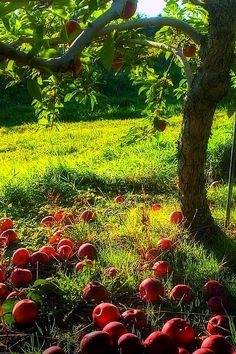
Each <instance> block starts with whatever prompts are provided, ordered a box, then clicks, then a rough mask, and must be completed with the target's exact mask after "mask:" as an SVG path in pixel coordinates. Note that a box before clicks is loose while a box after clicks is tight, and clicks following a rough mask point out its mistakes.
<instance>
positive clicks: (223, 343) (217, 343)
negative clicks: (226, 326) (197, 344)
mask: <svg viewBox="0 0 236 354" xmlns="http://www.w3.org/2000/svg"><path fill="white" fill-rule="evenodd" d="M201 348H204V349H205V348H207V349H211V350H212V351H213V353H214V354H223V353H224V354H233V352H234V349H233V347H232V345H231V344H230V343H229V342H228V341H227V340H226V339H225V337H223V336H221V335H219V334H216V335H212V336H210V337H208V338H206V339H205V340H204V341H203V342H202V345H201Z"/></svg>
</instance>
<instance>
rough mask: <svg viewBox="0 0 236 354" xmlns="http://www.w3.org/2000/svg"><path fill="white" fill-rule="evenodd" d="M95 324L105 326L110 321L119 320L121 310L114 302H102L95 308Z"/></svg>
mask: <svg viewBox="0 0 236 354" xmlns="http://www.w3.org/2000/svg"><path fill="white" fill-rule="evenodd" d="M92 316H93V321H94V324H95V325H96V326H97V327H99V328H101V329H102V328H104V327H105V326H106V325H107V324H108V323H110V322H114V321H119V319H120V310H119V309H118V307H116V306H115V305H113V304H110V303H102V304H99V305H97V306H96V307H95V308H94V310H93V315H92Z"/></svg>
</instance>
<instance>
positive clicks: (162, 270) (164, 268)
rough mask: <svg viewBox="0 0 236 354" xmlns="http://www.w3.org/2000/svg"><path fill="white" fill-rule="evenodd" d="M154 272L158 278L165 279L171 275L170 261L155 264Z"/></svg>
mask: <svg viewBox="0 0 236 354" xmlns="http://www.w3.org/2000/svg"><path fill="white" fill-rule="evenodd" d="M152 270H153V273H154V275H155V276H156V277H158V278H165V277H167V276H168V275H169V274H170V273H171V271H172V267H171V265H170V263H169V262H168V261H158V262H156V263H154V264H153V267H152Z"/></svg>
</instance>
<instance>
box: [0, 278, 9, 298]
mask: <svg viewBox="0 0 236 354" xmlns="http://www.w3.org/2000/svg"><path fill="white" fill-rule="evenodd" d="M8 294H9V290H8V287H7V285H6V284H4V283H0V303H3V301H4V300H6V298H7V296H8Z"/></svg>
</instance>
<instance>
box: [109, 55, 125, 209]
mask: <svg viewBox="0 0 236 354" xmlns="http://www.w3.org/2000/svg"><path fill="white" fill-rule="evenodd" d="M122 65H123V59H122V58H121V57H117V58H115V59H114V60H113V62H112V64H111V67H112V68H113V69H120V68H121V67H122ZM117 198H122V199H123V197H116V199H117ZM123 201H124V200H123ZM123 201H122V202H118V201H117V200H116V202H117V203H123Z"/></svg>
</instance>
